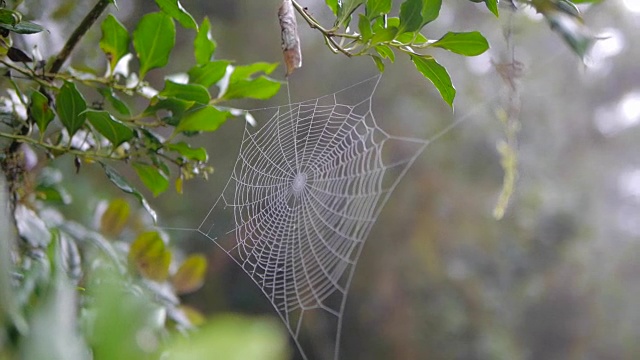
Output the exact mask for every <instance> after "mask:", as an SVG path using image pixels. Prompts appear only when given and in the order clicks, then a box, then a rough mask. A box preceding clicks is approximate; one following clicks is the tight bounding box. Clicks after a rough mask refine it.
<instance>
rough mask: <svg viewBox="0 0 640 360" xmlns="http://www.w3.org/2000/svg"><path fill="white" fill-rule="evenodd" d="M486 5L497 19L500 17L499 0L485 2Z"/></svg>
mask: <svg viewBox="0 0 640 360" xmlns="http://www.w3.org/2000/svg"><path fill="white" fill-rule="evenodd" d="M484 3H485V4H486V5H487V9H489V11H491V12H492V13H493V15H495V16H496V17H499V16H500V12H499V11H498V0H484Z"/></svg>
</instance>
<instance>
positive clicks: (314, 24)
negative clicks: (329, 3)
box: [291, 0, 360, 57]
mask: <svg viewBox="0 0 640 360" xmlns="http://www.w3.org/2000/svg"><path fill="white" fill-rule="evenodd" d="M291 3H292V4H293V7H294V8H295V9H296V11H297V12H298V13H299V14H300V16H302V18H303V19H304V20H305V21H306V22H307V24H309V27H310V28H312V29H316V30H318V31H320V32H321V33H322V35H323V36H324V40H325V42H326V43H327V45H328V46H329V48H330V49H331V51H333V52H334V53H338V52H341V53H343V54H344V55H346V56H348V57H352V56H353V54H352V53H351V52H349V51H348V50H347V49H345V48H343V47H342V46H340V44H338V43H337V42H336V41H335V40H334V38H346V39H354V40H357V39H360V36H359V35H354V34H346V33H336V30H337V29H330V30H329V29H326V28H324V27H323V26H322V25H320V23H319V22H318V20H316V19H315V18H314V17H313V16H311V14H309V12H308V11H307V9H305V8H304V7H302V6H301V5H300V4H298V2H297V1H295V0H291Z"/></svg>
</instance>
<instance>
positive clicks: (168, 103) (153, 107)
mask: <svg viewBox="0 0 640 360" xmlns="http://www.w3.org/2000/svg"><path fill="white" fill-rule="evenodd" d="M194 104H195V101H187V100H181V99H176V98H168V99H159V98H158V97H155V98H154V99H152V100H151V104H149V106H148V107H147V108H146V109H145V110H144V112H143V114H144V116H153V115H155V114H156V113H157V112H158V111H159V110H168V111H169V112H171V116H169V117H165V118H163V119H162V121H164V122H166V123H167V124H169V125H171V126H176V125H177V124H178V123H179V122H180V119H181V118H182V116H183V114H184V113H185V112H186V111H187V110H189V109H191V108H192V107H193V105H194Z"/></svg>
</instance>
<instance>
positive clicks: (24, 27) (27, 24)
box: [0, 21, 45, 35]
mask: <svg viewBox="0 0 640 360" xmlns="http://www.w3.org/2000/svg"><path fill="white" fill-rule="evenodd" d="M0 28H2V29H6V30H9V31H13V32H14V33H16V34H23V35H29V34H37V33H39V32H42V31H44V30H45V29H44V28H43V27H42V26H40V25H38V24H36V23H32V22H31V21H20V22H19V23H17V24H15V25H10V24H3V23H0Z"/></svg>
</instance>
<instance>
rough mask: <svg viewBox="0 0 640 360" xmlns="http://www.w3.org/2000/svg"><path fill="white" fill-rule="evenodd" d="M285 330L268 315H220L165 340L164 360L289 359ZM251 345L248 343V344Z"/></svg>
mask: <svg viewBox="0 0 640 360" xmlns="http://www.w3.org/2000/svg"><path fill="white" fill-rule="evenodd" d="M288 341H289V339H288V337H287V332H286V330H285V329H284V327H283V326H282V324H281V323H280V322H279V321H277V320H276V319H272V318H269V317H256V316H251V317H249V316H240V315H236V314H231V315H227V314H225V315H219V316H216V317H214V318H212V319H211V320H210V321H207V322H206V324H204V325H203V326H202V327H201V328H198V331H194V332H193V333H192V334H190V335H189V337H186V336H174V337H172V338H171V339H169V341H168V342H167V345H165V348H164V349H163V350H165V351H163V353H166V354H167V356H166V357H164V358H163V360H193V359H210V358H212V356H211V354H215V358H216V359H260V360H282V359H290V358H291V349H290V348H289V343H288ZM247 344H250V345H247Z"/></svg>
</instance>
